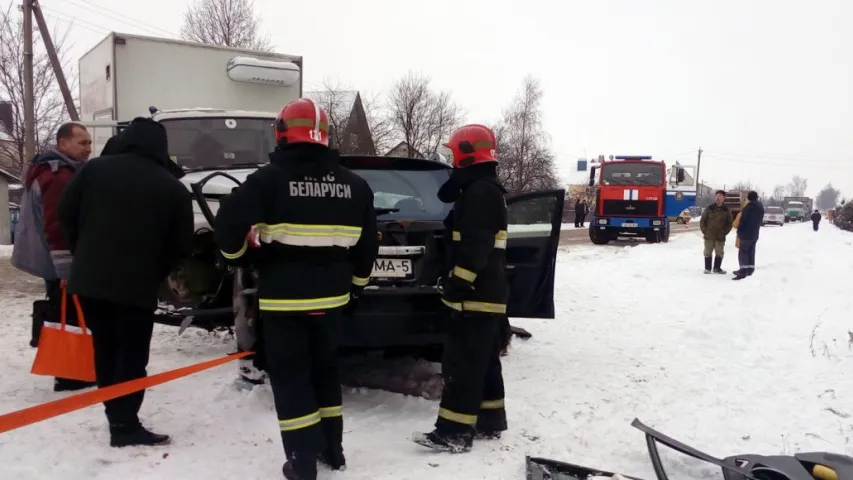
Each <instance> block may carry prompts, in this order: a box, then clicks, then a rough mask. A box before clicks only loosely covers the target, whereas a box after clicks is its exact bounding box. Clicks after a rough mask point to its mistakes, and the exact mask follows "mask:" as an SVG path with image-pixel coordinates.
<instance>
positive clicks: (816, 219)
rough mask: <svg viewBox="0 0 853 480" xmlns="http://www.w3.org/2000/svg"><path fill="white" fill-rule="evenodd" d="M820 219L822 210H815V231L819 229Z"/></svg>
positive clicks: (813, 214)
mask: <svg viewBox="0 0 853 480" xmlns="http://www.w3.org/2000/svg"><path fill="white" fill-rule="evenodd" d="M820 219H821V215H820V211H818V210H815V211H814V213H812V228H814V231H815V232H816V231H817V227H818V225H819V224H820Z"/></svg>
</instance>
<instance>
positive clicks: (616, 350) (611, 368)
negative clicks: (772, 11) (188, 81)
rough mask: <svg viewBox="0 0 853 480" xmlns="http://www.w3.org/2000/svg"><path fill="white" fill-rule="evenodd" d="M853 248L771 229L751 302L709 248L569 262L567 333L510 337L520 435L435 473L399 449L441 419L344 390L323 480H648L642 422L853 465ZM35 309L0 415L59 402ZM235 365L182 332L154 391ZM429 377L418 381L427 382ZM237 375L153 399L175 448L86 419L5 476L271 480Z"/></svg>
mask: <svg viewBox="0 0 853 480" xmlns="http://www.w3.org/2000/svg"><path fill="white" fill-rule="evenodd" d="M850 242H851V237H850V235H849V234H847V233H844V232H842V231H840V230H838V229H834V228H832V229H830V228H826V229H821V231H820V232H818V233H814V232H812V231H811V228H810V226H809V225H795V226H790V227H786V228H782V229H764V230H762V232H761V240H760V242H759V244H758V250H757V263H758V270H757V271H756V274H755V276H753V277H751V278H749V279H747V280H744V281H741V282H733V281H731V280H729V276H728V275H725V276H723V275H704V274H703V273H702V258H701V257H702V254H701V251H702V240H701V238H699V236H698V235H679V236H677V237H673V239H672V240H671V241H670V242H669V243H667V244H653V245H646V244H643V245H639V246H637V247H634V248H629V247H625V248H618V247H612V246H607V247H595V246H587V247H578V248H576V249H573V250H572V251H571V252H570V253H566V252H561V253H560V257H559V259H558V265H557V268H558V272H557V275H558V278H557V286H556V292H555V296H556V299H557V302H556V303H557V305H556V306H557V311H558V314H557V318H556V319H554V320H531V319H517V320H514V323H516V324H519V326H522V327H525V328H527V329H528V330H530V331H531V332H532V333H533V338H532V339H530V340H528V341H519V340H514V342H513V346H512V348H511V349H510V353H509V356H507V357H504V362H505V363H504V373H505V376H506V384H507V405H508V415H509V425H510V430H509V431H508V432H507V433H506V434H505V436H504V438H503V439H501V440H499V441H493V442H478V443H477V444H476V445H475V446H474V449H473V451H472V452H471V453H469V454H467V455H458V456H448V455H439V454H432V453H428V452H426V451H424V450H423V449H421V448H420V447H418V446H416V445H414V444H412V443H411V442H409V441H408V440H407V439H408V438H409V436H410V435H411V433H412V431H414V430H421V431H424V430H427V429H429V428H431V427H432V424H433V422H434V419H435V414H436V411H437V409H438V404H437V402H435V401H431V400H427V399H424V398H417V397H407V396H403V395H397V394H391V393H387V392H382V391H377V390H368V389H363V388H359V389H354V388H345V396H344V415H345V434H344V441H345V449H346V453H347V455H348V459H349V463H350V465H349V468H348V470H347V471H346V472H342V473H330V472H325V471H324V472H322V473H321V474H320V478H321V479H348V480H358V479H401V478H405V479H410V480H422V479H423V480H426V479H436V478H464V479H466V480H467V479H497V480H502V479H506V480H510V479H512V480H518V479H521V478H524V471H523V462H524V456H525V455H526V454H529V455H537V456H547V457H551V458H557V459H561V460H564V461H570V462H572V463H579V464H585V465H591V466H597V467H601V468H608V469H610V470H616V471H620V472H624V473H626V474H632V475H637V476H641V477H644V478H654V474H653V472H652V469H651V464H650V463H649V461H648V457H647V453H646V447H645V444H644V442H643V435H642V434H641V433H640V432H639V431H637V430H635V429H633V428H631V427H630V426H629V423H630V421H631V420H632V419H633V418H634V417H639V418H640V419H641V420H643V421H644V422H646V423H647V424H649V425H650V426H652V427H654V428H657V429H659V430H661V431H663V432H664V433H667V434H669V435H671V436H673V437H675V438H676V439H680V440H682V441H684V442H687V443H688V444H692V445H693V446H695V447H697V448H700V449H702V450H706V451H708V452H709V453H711V454H715V455H720V456H723V455H731V454H735V453H744V452H754V453H764V454H774V453H782V452H788V453H790V452H793V451H802V450H830V451H834V452H837V453H845V454H853V447H851V446H850V445H848V443H847V438H848V437H850V436H851V433H853V420H851V418H849V416H850V415H851V414H853V407H851V406H850V405H851V398H853V382H851V381H850V380H849V378H850V375H851V371H850V370H851V368H853V367H851V365H853V363H851V361H853V354H851V351H850V349H849V348H848V338H849V336H848V333H847V331H848V329H849V328H851V325H850V324H851V321H850V307H851V304H850V300H849V295H844V294H843V290H844V284H845V283H846V279H847V278H848V276H849V273H848V272H849V271H851V269H853V258H851V256H850V254H849V252H850ZM733 244H734V239H733V238H731V239H730V240H729V242H728V244H727V256H726V260H725V262H724V268H726V269H729V270H731V269H733V268H735V261H734V258H735V256H736V250H735V249H734V248H733ZM685 298H690V299H691V300H690V301H684V299H685ZM32 300H33V299H32V298H28V297H27V298H24V297H15V296H12V295H8V296H6V297H3V298H0V310H2V311H3V313H4V319H5V329H4V335H2V336H0V374H2V378H3V382H2V383H0V398H3V410H6V411H11V410H15V409H19V408H24V407H27V406H30V405H35V404H38V403H41V402H45V401H49V400H52V399H56V398H59V397H61V396H64V395H60V394H56V393H53V392H52V391H51V389H50V386H51V381H50V379H48V378H42V377H33V376H31V375H29V373H28V372H29V367H30V364H31V361H32V358H33V355H34V351H33V350H32V349H30V348H29V347H28V346H27V340H28V338H29V319H28V318H27V316H28V314H29V310H30V308H31V307H30V302H31V301H32ZM232 349H233V342H232V340H231V339H230V338H228V337H227V336H221V335H209V334H207V333H203V332H197V331H188V332H186V333H185V334H184V335H183V336H181V337H177V336H176V334H175V329H170V328H159V327H158V328H157V329H156V332H155V338H154V341H153V346H152V352H151V364H150V367H149V371H151V372H160V371H163V370H166V369H171V368H175V367H179V366H183V365H187V364H190V363H194V362H198V361H201V360H203V359H207V358H211V357H214V356H217V355H223V354H225V353H227V352H229V351H231V350H232ZM410 363H411V362H401V368H403V369H405V368H409V364H410ZM422 367H423V366H422V365H421V366H420V367H419V368H418V369H416V370H418V371H417V372H415V373H412V374H411V376H412V377H416V376H419V375H424V372H426V373H427V375H425V376H426V377H429V375H428V373H429V369H428V368H427V369H424V368H422ZM235 368H236V367H231V366H224V367H220V368H217V369H214V370H211V371H208V372H204V373H200V374H197V375H195V376H192V377H189V378H186V379H183V380H180V381H176V382H172V383H169V384H166V385H163V386H161V387H157V388H155V389H153V390H150V391H149V392H148V393H147V395H146V400H145V404H144V406H143V408H142V417H143V419H144V421H145V423H146V424H147V425H149V426H151V427H152V428H154V429H157V430H160V431H164V432H167V433H171V434H173V435H174V438H175V443H174V444H173V445H171V446H169V447H160V448H150V449H142V448H128V449H110V448H109V447H108V446H107V441H108V439H107V432H106V425H105V421H104V418H103V413H102V408H101V407H99V406H98V407H92V408H88V409H85V410H82V411H78V412H74V413H71V414H68V415H64V416H62V417H59V418H55V419H51V420H48V421H45V422H42V423H40V424H36V425H32V426H29V427H26V428H22V429H20V430H17V431H13V432H9V433H6V434H4V435H0V464H2V465H3V466H4V470H5V471H7V473H6V474H5V475H4V476H6V477H8V478H15V479H20V480H26V479H36V478H46V477H51V478H65V479H67V480H78V479H79V480H84V479H85V480H94V479H109V478H124V479H159V478H185V479H190V478H204V479H210V480H216V479H231V478H245V479H256V478H257V479H261V478H280V468H281V463H282V461H283V458H282V457H283V453H282V448H281V444H280V439H279V433H278V431H277V422H276V419H275V413H274V409H273V402H272V395H271V393H270V390H269V388H268V387H258V388H255V389H254V390H252V391H250V392H245V391H237V390H235V389H233V388H232V387H231V382H232V380H233V379H234V376H235ZM363 368H364V365H361V366H359V373H362V371H363ZM382 368H387V366H386V367H382ZM394 375H398V373H397V372H395V373H394ZM662 450H665V449H662ZM664 455H665V456H666V460H665V462H666V466H667V468H668V469H669V470H670V472H669V473H670V477H671V478H677V479H693V478H697V479H698V478H708V477H712V478H722V477H721V475H717V476H716V477H714V476H713V475H712V474H711V473H710V472H711V471H712V469H710V468H708V467H706V466H702V465H701V464H698V463H697V462H694V461H687V460H685V459H684V458H682V457H677V456H672V455H666V454H664ZM713 471H714V472H716V471H717V470H716V469H713Z"/></svg>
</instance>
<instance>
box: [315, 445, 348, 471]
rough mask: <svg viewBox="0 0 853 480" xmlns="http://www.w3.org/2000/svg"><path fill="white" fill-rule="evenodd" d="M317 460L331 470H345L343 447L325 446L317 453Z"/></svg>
mask: <svg viewBox="0 0 853 480" xmlns="http://www.w3.org/2000/svg"><path fill="white" fill-rule="evenodd" d="M317 461H318V462H320V464H322V465H325V466H326V467H327V468H329V469H331V470H341V471H343V470H346V469H347V459H346V457H344V450H343V448H340V447H338V448H334V449H332V448H327V449H326V450H325V451H324V452H323V453H320V454H319V455H317Z"/></svg>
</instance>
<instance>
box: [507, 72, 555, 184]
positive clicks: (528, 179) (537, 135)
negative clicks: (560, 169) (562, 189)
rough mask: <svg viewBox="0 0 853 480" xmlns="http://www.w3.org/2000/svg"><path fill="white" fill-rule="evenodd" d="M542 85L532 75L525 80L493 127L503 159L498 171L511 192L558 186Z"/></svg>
mask: <svg viewBox="0 0 853 480" xmlns="http://www.w3.org/2000/svg"><path fill="white" fill-rule="evenodd" d="M541 108H542V87H541V85H540V83H539V81H538V80H537V79H535V78H533V77H527V78H526V79H524V83H523V84H522V87H521V90H520V92H519V93H518V95H517V96H516V97H515V98H514V99H513V101H512V103H511V104H510V106H509V108H507V109H506V110H504V113H503V118H501V121H500V123H499V124H498V125H496V126H495V127H494V129H495V136H496V137H497V141H498V142H497V143H498V145H497V149H498V156H499V160H500V170H499V172H500V173H499V174H500V177H501V181H502V182H503V184H504V186H505V187H506V189H507V190H508V191H509V192H511V193H522V192H530V191H535V190H543V189H548V188H558V186H559V180H558V177H557V172H556V168H555V166H554V159H555V156H554V153H553V152H552V151H551V149H550V147H549V145H548V143H549V138H548V135H547V134H546V133H545V130H544V129H543V127H542V110H541Z"/></svg>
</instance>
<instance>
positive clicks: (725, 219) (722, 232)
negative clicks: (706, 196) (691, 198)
mask: <svg viewBox="0 0 853 480" xmlns="http://www.w3.org/2000/svg"><path fill="white" fill-rule="evenodd" d="M725 200H726V192H724V191H723V190H717V194H716V195H715V196H714V203H712V204H711V205H709V206H708V207H707V208H705V211H704V212H702V218H701V219H700V220H699V229H700V230H701V231H702V236H703V237H704V238H705V252H704V253H705V273H711V272H712V270H711V255H712V254H713V253H716V254H717V256H716V258H714V259H713V260H714V263H713V265H714V266H713V272H714V273H719V274H725V273H726V271H725V270H723V269H722V265H723V255H724V253H725V247H726V235H728V234H729V232H731V231H732V221H733V219H732V212H731V210H729V207H727V206H726V205H725V203H724V202H725Z"/></svg>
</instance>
